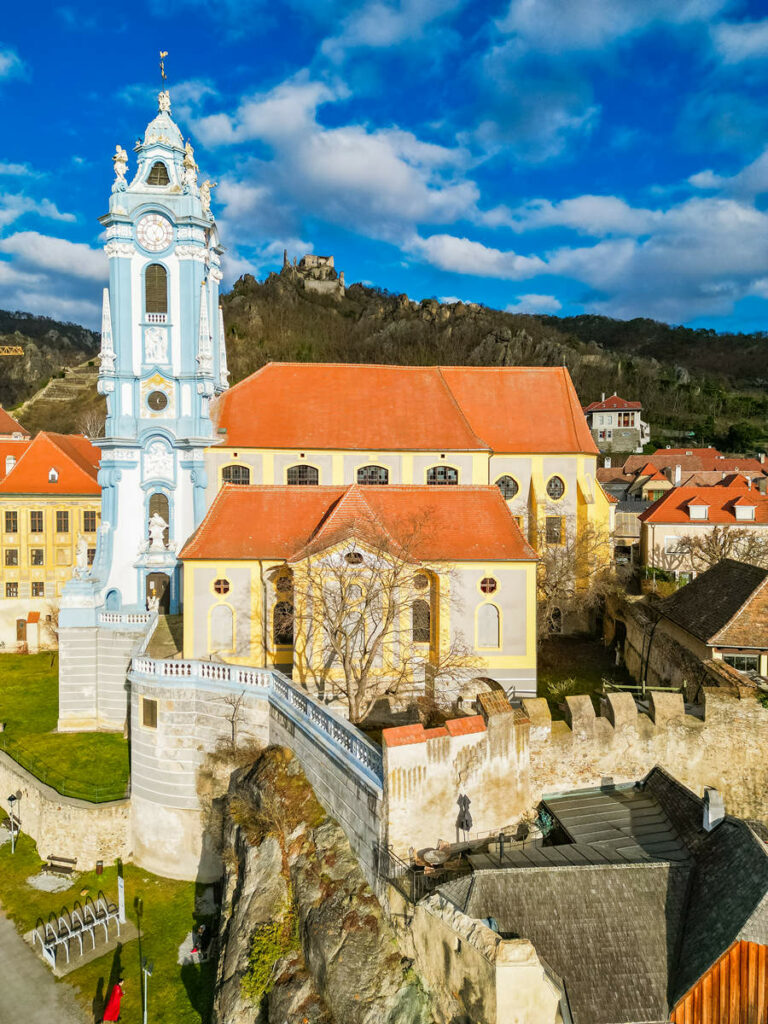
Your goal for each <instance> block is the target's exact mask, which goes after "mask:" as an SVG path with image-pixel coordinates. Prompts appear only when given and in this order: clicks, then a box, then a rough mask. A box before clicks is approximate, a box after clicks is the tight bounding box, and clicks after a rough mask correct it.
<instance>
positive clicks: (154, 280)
mask: <svg viewBox="0 0 768 1024" xmlns="http://www.w3.org/2000/svg"><path fill="white" fill-rule="evenodd" d="M144 301H145V306H146V311H147V313H167V312H168V272H167V271H166V269H165V267H163V266H162V265H161V264H160V263H150V265H149V266H148V267H147V269H146V270H145V271H144Z"/></svg>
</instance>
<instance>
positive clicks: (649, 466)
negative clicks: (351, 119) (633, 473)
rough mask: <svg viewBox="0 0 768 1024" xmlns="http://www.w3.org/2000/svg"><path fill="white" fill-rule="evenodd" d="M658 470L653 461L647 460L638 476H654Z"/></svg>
mask: <svg viewBox="0 0 768 1024" xmlns="http://www.w3.org/2000/svg"><path fill="white" fill-rule="evenodd" d="M658 472H659V471H658V469H657V468H656V466H654V464H653V463H652V462H646V464H645V465H644V466H643V468H642V469H641V470H640V472H639V473H638V474H637V475H638V476H653V474H654V473H658Z"/></svg>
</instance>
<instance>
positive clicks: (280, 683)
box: [131, 657, 383, 780]
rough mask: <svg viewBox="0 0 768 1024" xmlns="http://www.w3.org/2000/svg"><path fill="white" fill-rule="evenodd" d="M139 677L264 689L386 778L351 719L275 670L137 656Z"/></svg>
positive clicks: (376, 755) (135, 666) (312, 729)
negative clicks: (331, 710) (333, 711)
mask: <svg viewBox="0 0 768 1024" xmlns="http://www.w3.org/2000/svg"><path fill="white" fill-rule="evenodd" d="M131 671H132V673H133V674H135V675H137V676H145V677H148V678H152V679H186V680H188V681H189V682H190V683H192V684H194V683H206V682H217V683H229V684H230V685H232V686H241V687H253V688H254V689H260V690H263V691H264V693H265V696H266V697H267V699H268V700H269V701H270V703H271V704H272V705H273V706H274V707H276V708H277V710H279V711H282V712H283V713H289V714H291V713H292V714H293V715H294V716H295V717H298V718H299V720H303V721H304V723H305V725H306V726H307V727H308V729H309V731H310V732H316V733H320V734H321V735H323V736H325V737H327V738H328V739H330V740H331V741H332V742H333V744H334V745H335V746H337V747H340V748H341V750H342V751H344V753H345V754H346V755H347V756H348V757H349V758H350V759H351V760H353V761H355V762H357V763H358V764H360V765H362V766H363V767H364V768H366V769H367V771H368V772H369V773H371V774H373V775H374V776H375V777H376V778H377V779H379V780H381V779H382V777H383V764H382V758H381V751H380V750H379V748H378V747H376V746H375V744H373V743H371V741H370V740H369V739H367V737H365V736H364V735H363V734H362V733H361V732H360V730H359V729H357V728H356V727H355V726H354V725H352V723H351V722H347V721H345V720H344V719H341V718H337V717H336V716H335V715H332V714H331V713H330V712H329V711H327V710H326V708H324V707H323V705H322V704H321V703H320V702H319V701H317V700H315V699H314V697H310V695H309V694H308V693H305V692H304V691H303V690H300V689H299V688H298V687H296V686H294V685H293V684H292V683H291V682H290V680H288V679H287V678H286V677H285V676H283V675H281V674H280V673H279V672H276V671H274V670H273V669H265V668H262V669H260V668H247V667H244V666H241V665H227V664H224V663H222V662H216V661H187V660H176V659H163V660H159V659H155V658H146V657H138V658H134V659H133V662H132V663H131Z"/></svg>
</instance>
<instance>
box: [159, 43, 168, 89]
mask: <svg viewBox="0 0 768 1024" xmlns="http://www.w3.org/2000/svg"><path fill="white" fill-rule="evenodd" d="M167 56H168V51H167V50H161V51H160V79H161V81H163V82H165V81H167V78H168V76H167V75H166V73H165V58H166V57H167Z"/></svg>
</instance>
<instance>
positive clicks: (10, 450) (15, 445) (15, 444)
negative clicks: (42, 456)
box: [0, 437, 32, 481]
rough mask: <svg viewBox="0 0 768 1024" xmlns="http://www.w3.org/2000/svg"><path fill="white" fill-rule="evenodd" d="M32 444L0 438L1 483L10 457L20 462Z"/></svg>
mask: <svg viewBox="0 0 768 1024" xmlns="http://www.w3.org/2000/svg"><path fill="white" fill-rule="evenodd" d="M31 444H32V442H31V441H26V440H21V438H19V439H17V440H15V441H14V440H11V438H5V437H0V481H2V480H3V478H4V477H5V463H6V459H7V458H8V456H9V455H10V456H11V457H12V458H14V459H15V460H16V461H17V462H18V461H19V459H20V458H21V456H22V455H23V454H24V452H25V451H26V450H27V448H29V446H30V445H31Z"/></svg>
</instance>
